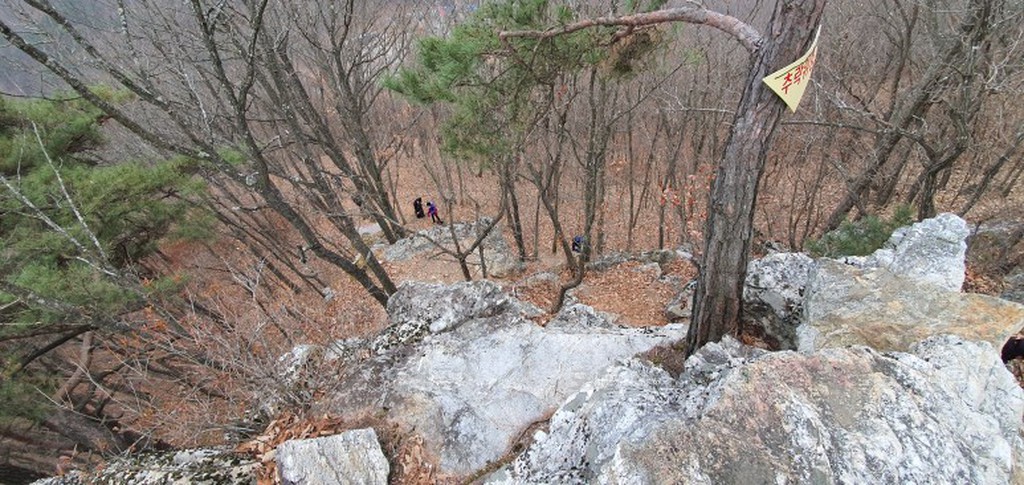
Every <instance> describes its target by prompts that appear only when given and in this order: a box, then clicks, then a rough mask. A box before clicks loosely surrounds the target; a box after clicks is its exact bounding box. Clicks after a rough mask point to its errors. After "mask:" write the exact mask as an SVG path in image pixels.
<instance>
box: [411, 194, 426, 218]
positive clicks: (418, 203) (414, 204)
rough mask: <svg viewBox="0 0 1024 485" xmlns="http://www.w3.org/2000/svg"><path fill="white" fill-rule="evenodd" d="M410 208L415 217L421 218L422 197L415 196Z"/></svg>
mask: <svg viewBox="0 0 1024 485" xmlns="http://www.w3.org/2000/svg"><path fill="white" fill-rule="evenodd" d="M412 210H413V212H415V213H416V218H417V219H423V217H424V215H423V197H417V198H416V200H414V201H412Z"/></svg>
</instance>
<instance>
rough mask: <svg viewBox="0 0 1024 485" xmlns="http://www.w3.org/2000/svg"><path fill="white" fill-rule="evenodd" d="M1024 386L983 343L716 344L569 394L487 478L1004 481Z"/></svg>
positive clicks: (1014, 449) (1017, 443)
mask: <svg viewBox="0 0 1024 485" xmlns="http://www.w3.org/2000/svg"><path fill="white" fill-rule="evenodd" d="M1022 412H1024V392H1022V391H1021V389H1020V387H1019V386H1018V385H1017V384H1016V382H1015V381H1014V379H1013V377H1012V376H1011V375H1010V374H1009V372H1007V371H1006V369H1005V368H1004V367H1003V365H1002V363H1001V362H1000V361H999V359H998V357H997V356H996V353H995V352H994V350H993V349H992V347H991V346H989V345H988V344H986V343H978V342H967V341H964V340H961V339H959V338H956V337H952V336H944V337H936V338H933V339H929V340H927V341H925V342H923V343H921V344H920V345H919V346H917V347H916V348H915V349H914V354H907V353H894V354H891V355H885V354H880V353H878V352H875V351H873V350H871V349H868V348H864V347H860V348H852V349H830V350H827V351H822V352H817V353H815V354H812V355H805V354H799V353H794V352H777V353H771V354H764V353H759V352H757V351H755V350H750V349H747V348H743V347H741V346H739V345H738V344H736V343H735V341H731V339H727V340H726V341H725V342H723V343H722V344H709V345H707V346H705V347H704V348H702V349H701V350H700V351H698V352H697V354H696V355H695V356H694V357H692V358H691V359H689V360H688V361H687V364H686V370H685V371H684V372H683V374H682V375H681V376H680V377H679V378H678V379H673V378H672V377H671V376H669V375H668V374H667V373H666V372H664V371H662V370H661V369H658V368H655V367H652V366H649V365H646V364H643V363H640V362H638V361H629V362H626V363H623V364H621V365H618V366H615V367H613V368H611V369H609V370H608V372H606V373H605V375H604V376H602V377H601V378H600V379H598V380H596V381H594V382H592V383H591V384H588V385H587V386H585V387H584V388H583V389H582V390H581V391H580V392H578V393H576V394H574V395H572V396H571V397H569V398H568V399H567V400H566V401H565V402H564V403H563V404H562V406H561V407H560V408H559V410H558V411H557V412H556V413H555V414H554V416H552V418H551V421H550V427H549V429H548V430H547V431H546V432H537V433H535V435H534V440H535V441H534V443H533V444H532V445H531V446H530V447H529V448H528V449H527V451H526V452H525V453H523V454H522V455H520V456H519V457H518V458H517V459H516V460H515V461H514V462H513V463H512V464H510V465H508V466H506V467H505V468H503V469H502V470H499V471H498V472H496V473H494V474H492V475H491V476H489V477H487V479H486V481H487V482H488V483H510V484H511V483H515V484H522V483H688V484H718V483H807V484H811V483H814V484H817V483H929V484H933V483H934V484H947V483H948V484H959V483H1007V482H1008V481H1010V479H1011V473H1012V472H1013V471H1012V470H1013V459H1014V457H1015V456H1019V455H1020V452H1021V449H1022V448H1024V446H1022V442H1021V438H1020V436H1019V428H1020V425H1021V413H1022Z"/></svg>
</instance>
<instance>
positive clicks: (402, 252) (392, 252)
mask: <svg viewBox="0 0 1024 485" xmlns="http://www.w3.org/2000/svg"><path fill="white" fill-rule="evenodd" d="M491 221H492V220H491V219H490V218H487V217H484V218H481V219H480V220H478V221H476V222H473V223H456V224H452V225H443V226H434V227H431V228H430V229H425V230H423V231H419V232H416V233H414V234H412V235H411V236H409V237H407V238H405V239H401V240H399V241H397V242H396V243H394V244H392V245H390V246H385V247H384V249H383V253H382V255H383V259H385V260H387V261H406V260H409V259H411V258H414V257H417V256H422V255H425V254H432V253H437V252H440V249H439V248H438V246H441V247H443V248H446V249H448V250H451V251H454V250H455V241H456V240H457V241H458V243H459V248H460V249H461V250H463V251H465V250H466V249H468V248H469V247H470V245H472V244H473V242H474V241H475V240H476V238H477V237H478V236H479V234H481V233H482V232H483V231H484V230H485V229H486V228H487V226H489V225H490V224H491ZM453 231H454V233H455V238H453V237H452V232H453ZM481 245H482V246H483V257H484V262H485V263H486V264H487V274H488V276H492V277H496V278H501V277H504V276H507V275H509V274H511V273H515V272H518V271H521V270H522V269H523V268H524V265H523V263H522V262H521V261H519V258H517V257H516V255H515V254H514V253H513V251H512V249H511V248H510V247H509V245H508V242H507V241H506V240H505V236H504V235H503V234H502V229H501V224H500V223H499V224H496V225H495V226H494V227H493V228H492V229H491V231H490V232H489V233H487V235H486V236H485V237H484V240H483V242H482V243H481ZM467 262H468V263H469V264H471V265H472V266H473V268H479V267H480V252H479V251H474V252H473V255H471V256H470V257H469V258H468V259H467Z"/></svg>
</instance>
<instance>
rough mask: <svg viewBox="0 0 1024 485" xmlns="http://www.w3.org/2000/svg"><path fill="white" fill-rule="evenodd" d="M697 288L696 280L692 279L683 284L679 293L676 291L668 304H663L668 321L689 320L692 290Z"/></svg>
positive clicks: (691, 312)
mask: <svg viewBox="0 0 1024 485" xmlns="http://www.w3.org/2000/svg"><path fill="white" fill-rule="evenodd" d="M696 288H697V281H696V280H693V281H691V282H689V283H687V284H685V285H682V289H681V290H679V293H676V296H674V297H673V298H672V299H671V300H669V302H668V304H666V305H665V318H666V319H667V320H668V321H670V322H679V321H690V317H691V315H693V291H694V290H695V289H696Z"/></svg>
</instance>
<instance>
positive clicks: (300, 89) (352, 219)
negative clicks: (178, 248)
mask: <svg viewBox="0 0 1024 485" xmlns="http://www.w3.org/2000/svg"><path fill="white" fill-rule="evenodd" d="M16 3H17V4H19V5H22V6H24V7H25V8H26V12H27V18H34V17H39V16H42V17H44V18H45V19H46V20H47V21H48V22H50V23H51V24H55V25H56V27H57V29H58V31H59V34H60V35H61V36H62V38H63V39H66V41H64V42H58V43H51V44H42V43H37V42H30V41H29V40H27V38H26V37H25V36H24V35H23V34H21V33H19V32H18V31H17V29H16V28H15V27H14V26H12V25H10V24H8V23H6V22H0V32H2V34H3V36H4V38H6V39H7V40H8V41H9V42H10V43H11V44H12V45H14V46H15V47H16V48H18V49H20V50H21V51H23V52H24V53H26V54H27V55H29V56H30V57H31V58H33V59H34V60H36V61H37V62H39V63H40V64H41V65H42V66H44V67H45V68H46V69H48V70H50V71H51V72H52V73H54V74H55V75H56V76H57V77H59V78H60V79H61V80H62V81H64V82H65V83H67V85H68V86H70V87H71V88H72V89H73V90H74V91H76V92H78V94H80V95H81V96H83V97H85V98H86V99H88V100H89V101H91V102H93V103H94V104H96V105H97V106H98V107H100V108H101V109H102V110H104V112H106V113H107V115H108V116H110V117H111V118H113V119H114V120H116V121H117V122H119V123H120V124H122V125H123V126H124V127H126V128H127V129H128V130H130V131H131V132H133V133H134V134H136V135H138V136H139V137H141V138H142V139H143V140H145V141H146V142H148V143H150V144H152V145H154V146H156V147H158V148H160V149H163V150H167V151H170V152H173V153H177V154H180V155H183V156H187V157H190V158H193V159H196V160H200V161H202V162H203V163H205V164H207V166H208V167H209V169H210V171H209V172H208V173H207V175H208V177H209V179H210V180H211V181H212V182H214V183H215V184H219V185H221V186H222V187H223V191H224V193H232V194H234V196H235V197H237V198H238V199H239V200H242V201H245V204H240V206H239V207H240V208H246V210H239V211H232V212H228V213H225V214H224V217H226V218H229V219H232V220H234V221H235V222H236V224H239V225H244V226H247V227H249V228H250V229H249V231H250V232H252V233H259V232H268V233H269V232H270V231H267V229H268V228H266V227H265V226H264V225H263V223H264V221H265V220H266V219H265V218H262V217H261V216H260V215H259V213H260V212H261V211H265V210H269V211H272V212H273V213H275V214H276V215H277V216H278V217H280V220H282V221H284V222H286V223H287V224H289V225H291V226H292V228H293V230H294V231H295V232H296V233H297V234H298V235H299V236H300V237H301V241H302V242H301V246H302V247H303V248H304V249H305V250H307V251H309V253H310V254H312V255H315V256H317V257H319V258H321V259H322V260H324V261H326V262H327V263H328V264H330V265H332V266H334V267H337V268H339V269H341V270H342V271H344V272H345V273H347V274H348V275H349V276H351V277H352V278H353V279H354V280H355V281H357V282H358V283H359V284H360V285H361V286H362V287H363V288H364V289H365V290H366V291H367V292H369V293H370V294H371V295H373V297H374V298H375V299H377V301H378V302H380V303H381V305H384V304H386V301H387V298H388V296H389V295H390V294H391V293H393V292H394V291H395V285H394V283H393V282H392V281H391V279H390V276H389V275H388V274H387V272H386V271H385V270H384V268H383V267H382V266H381V265H380V264H379V262H378V261H377V260H376V258H375V257H374V256H373V254H372V251H370V250H369V247H368V246H367V244H366V243H365V242H364V241H363V239H362V237H361V235H360V234H359V232H358V228H357V224H358V218H359V217H360V215H361V214H367V215H369V216H370V217H371V218H372V219H373V220H375V221H376V222H377V223H378V224H379V225H380V227H381V228H382V230H383V231H384V234H385V235H386V237H387V238H388V239H389V240H394V239H395V238H397V237H398V236H400V235H401V234H402V233H403V230H402V229H401V226H400V224H399V223H398V220H397V218H396V216H395V210H394V206H393V202H392V201H391V200H390V197H389V192H388V190H387V186H386V184H385V181H384V180H385V176H384V174H383V172H384V170H385V164H386V162H387V159H386V158H383V157H384V155H382V154H384V153H387V152H388V151H387V150H382V149H383V148H384V147H385V146H387V145H393V144H395V143H399V141H398V139H397V138H390V139H389V138H387V137H386V136H381V135H382V133H380V132H375V131H373V130H369V129H368V125H369V124H370V123H372V122H374V116H379V115H375V112H374V111H373V109H374V106H376V105H378V104H379V103H380V102H381V91H380V87H379V86H378V84H377V79H378V78H379V77H380V75H381V74H382V73H383V72H384V71H385V70H387V69H388V68H389V67H390V66H391V65H392V64H394V63H395V62H398V61H399V60H400V59H401V56H402V55H403V53H404V52H405V42H406V40H405V39H406V38H407V34H406V24H405V22H406V21H407V19H408V18H409V17H406V16H403V15H401V14H400V12H394V11H389V14H395V13H399V14H398V15H388V16H387V17H385V16H384V12H383V11H382V10H381V9H375V8H374V6H373V5H369V4H364V3H360V2H354V1H349V2H346V3H344V4H342V5H340V6H339V5H331V6H330V7H329V8H328V6H327V5H323V6H310V5H297V4H288V5H284V4H280V5H279V4H277V3H271V2H269V1H267V0H264V1H256V2H246V3H244V4H239V5H235V4H232V5H228V4H226V3H225V2H203V1H201V0H194V1H190V2H188V3H187V5H185V6H184V7H182V6H177V5H175V6H168V5H164V4H159V5H158V4H155V3H151V2H149V1H142V2H137V3H135V4H132V5H127V4H124V3H123V2H122V3H119V5H118V9H117V10H116V13H115V12H114V11H113V10H111V11H108V12H107V14H108V16H109V17H111V18H116V19H117V20H118V22H117V23H118V24H119V28H118V29H117V30H118V32H109V31H104V30H101V29H94V28H90V27H88V26H85V25H76V24H75V23H74V22H72V21H71V20H70V19H69V18H68V17H67V16H66V15H65V14H63V13H62V12H60V11H59V10H58V9H57V8H55V7H54V6H53V5H52V4H50V3H49V1H48V0H24V1H23V2H16ZM52 30H53V29H50V30H49V31H51V32H52ZM39 31H40V32H42V33H46V32H48V30H46V29H45V28H40V30H39ZM62 47H70V48H72V49H77V50H79V51H81V52H82V53H83V54H84V62H81V61H82V60H79V61H78V62H76V60H75V59H72V58H71V57H69V56H66V55H64V53H63V51H62V50H61V48H62ZM97 72H98V75H94V74H93V73H97ZM93 79H100V80H106V81H111V82H113V83H115V85H116V86H118V87H119V88H121V89H124V90H125V91H127V92H129V93H131V94H132V95H133V96H135V98H136V100H137V101H136V102H135V103H134V104H133V105H132V106H130V107H128V108H125V107H119V106H117V105H115V104H113V103H111V102H109V101H107V100H106V99H104V98H103V97H102V96H100V95H99V94H97V92H96V90H95V89H93V88H91V87H90V83H91V82H92V80H93ZM378 119H379V118H378ZM398 131H400V130H398ZM342 194H348V199H349V200H348V201H346V200H344V198H343V197H342ZM327 228H330V231H329V232H325V230H326V229H327ZM335 236H337V237H335ZM339 239H340V240H344V241H345V242H346V244H337V243H336V241H338V240H339ZM265 242H269V243H271V247H272V248H273V249H272V251H271V252H273V253H275V254H276V257H277V260H278V261H279V262H283V260H284V259H285V258H286V256H284V255H293V254H294V252H293V250H292V248H294V247H295V245H293V244H292V242H291V241H289V240H287V237H285V236H284V235H280V237H277V238H276V239H275V238H265ZM357 257H364V258H366V264H365V265H356V264H354V263H353V261H355V260H356V258H357ZM281 266H283V267H287V266H288V265H286V264H281ZM300 277H301V275H300Z"/></svg>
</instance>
